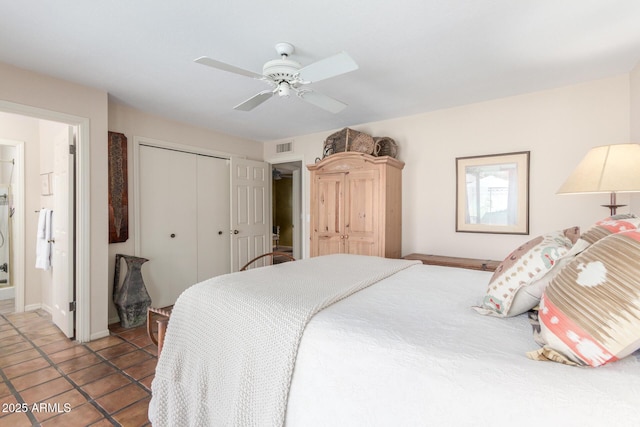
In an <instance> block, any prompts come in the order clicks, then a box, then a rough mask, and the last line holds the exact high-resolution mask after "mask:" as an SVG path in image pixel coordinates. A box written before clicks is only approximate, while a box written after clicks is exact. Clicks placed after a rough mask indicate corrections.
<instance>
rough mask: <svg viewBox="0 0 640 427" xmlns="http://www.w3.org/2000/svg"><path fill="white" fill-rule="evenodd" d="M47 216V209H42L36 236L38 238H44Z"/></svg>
mask: <svg viewBox="0 0 640 427" xmlns="http://www.w3.org/2000/svg"><path fill="white" fill-rule="evenodd" d="M46 218H47V209H40V215H39V216H38V232H37V234H36V237H37V238H38V239H44V231H45V230H44V223H45V219H46Z"/></svg>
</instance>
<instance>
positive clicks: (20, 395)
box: [0, 310, 157, 427]
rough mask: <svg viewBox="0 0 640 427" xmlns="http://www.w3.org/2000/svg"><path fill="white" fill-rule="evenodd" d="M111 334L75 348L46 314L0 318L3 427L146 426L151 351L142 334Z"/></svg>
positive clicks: (116, 327) (153, 356) (117, 329)
mask: <svg viewBox="0 0 640 427" xmlns="http://www.w3.org/2000/svg"><path fill="white" fill-rule="evenodd" d="M109 329H110V330H111V335H110V336H108V337H105V338H102V339H99V340H95V341H92V342H90V343H86V344H79V343H77V342H74V341H71V340H69V339H68V338H66V337H65V336H64V334H62V332H60V330H59V329H58V328H57V327H55V326H54V325H53V323H52V321H51V316H50V315H49V314H48V313H47V312H45V311H44V310H37V311H31V312H26V313H15V314H0V380H2V381H1V382H0V425H2V426H5V425H6V426H15V427H18V426H39V425H42V426H45V427H46V426H71V427H75V426H88V425H91V426H112V425H116V426H119V425H122V426H148V425H150V424H149V420H148V418H147V408H148V405H149V400H150V398H151V393H150V388H151V380H152V379H153V375H154V372H155V367H156V362H157V351H156V347H155V346H154V345H153V343H152V342H151V340H150V339H149V337H148V336H147V333H146V327H145V326H141V327H138V328H132V329H123V328H121V327H120V325H119V324H115V325H111V326H110V327H109ZM25 404H26V405H25ZM23 406H28V407H29V409H30V411H28V412H17V411H16V407H23ZM34 409H35V410H34Z"/></svg>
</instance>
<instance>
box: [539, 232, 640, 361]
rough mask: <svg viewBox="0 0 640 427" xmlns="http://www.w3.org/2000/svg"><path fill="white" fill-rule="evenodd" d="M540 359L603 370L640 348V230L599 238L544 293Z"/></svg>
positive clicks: (540, 316)
mask: <svg viewBox="0 0 640 427" xmlns="http://www.w3.org/2000/svg"><path fill="white" fill-rule="evenodd" d="M539 320H540V335H539V337H540V338H541V339H542V340H543V341H544V343H545V345H544V347H543V348H542V349H540V350H538V351H534V352H530V353H528V356H529V357H530V358H532V359H536V360H555V361H560V362H563V363H569V364H578V365H585V366H593V367H595V366H600V365H603V364H606V363H609V362H613V361H615V360H618V359H621V358H623V357H625V356H627V355H629V354H631V353H633V352H634V351H636V350H638V349H640V231H638V230H632V231H624V232H621V233H615V234H612V235H609V236H606V237H604V238H602V239H600V240H597V241H596V242H595V243H594V244H593V245H592V246H590V247H589V248H588V249H587V250H585V251H584V252H582V253H581V254H580V255H578V256H577V257H575V258H574V259H573V260H572V261H571V262H570V263H569V264H568V265H566V266H565V267H564V268H563V269H562V271H561V272H560V274H558V276H557V277H555V278H554V279H553V280H552V281H551V283H550V284H549V286H547V288H546V289H545V291H544V294H543V296H542V299H541V302H540V312H539Z"/></svg>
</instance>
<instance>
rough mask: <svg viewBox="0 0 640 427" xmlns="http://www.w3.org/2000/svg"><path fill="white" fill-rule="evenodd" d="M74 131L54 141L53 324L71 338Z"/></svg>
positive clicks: (67, 130)
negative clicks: (72, 150)
mask: <svg viewBox="0 0 640 427" xmlns="http://www.w3.org/2000/svg"><path fill="white" fill-rule="evenodd" d="M73 135H74V131H73V127H71V126H70V127H68V128H65V129H64V130H63V131H61V132H60V133H59V134H58V135H56V136H55V138H54V142H53V143H54V161H53V179H52V181H53V182H52V187H53V188H52V192H53V218H52V237H53V239H52V240H53V244H52V245H51V250H52V252H51V266H52V292H51V295H52V313H51V317H52V319H53V322H54V323H55V324H56V325H57V326H58V328H60V330H61V331H62V332H63V333H64V334H65V335H66V336H68V337H70V338H71V337H73V336H74V326H75V322H74V316H73V314H74V313H73V312H72V311H70V310H69V303H70V302H72V301H73V300H74V275H73V239H74V237H73V212H74V206H73V194H74V178H73V170H74V156H73V155H71V154H69V152H70V149H69V146H70V145H72V144H74V136H73Z"/></svg>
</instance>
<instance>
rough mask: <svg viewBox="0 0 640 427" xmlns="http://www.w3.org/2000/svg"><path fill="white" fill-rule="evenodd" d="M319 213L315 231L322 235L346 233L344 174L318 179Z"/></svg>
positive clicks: (315, 221) (316, 216) (316, 214)
mask: <svg viewBox="0 0 640 427" xmlns="http://www.w3.org/2000/svg"><path fill="white" fill-rule="evenodd" d="M316 185H317V191H318V200H317V212H315V213H314V216H313V219H314V224H313V229H314V230H315V231H316V232H317V233H320V235H332V234H343V233H344V215H343V212H344V200H343V198H344V194H343V189H344V174H331V175H327V176H321V177H318V179H317V183H316Z"/></svg>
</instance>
